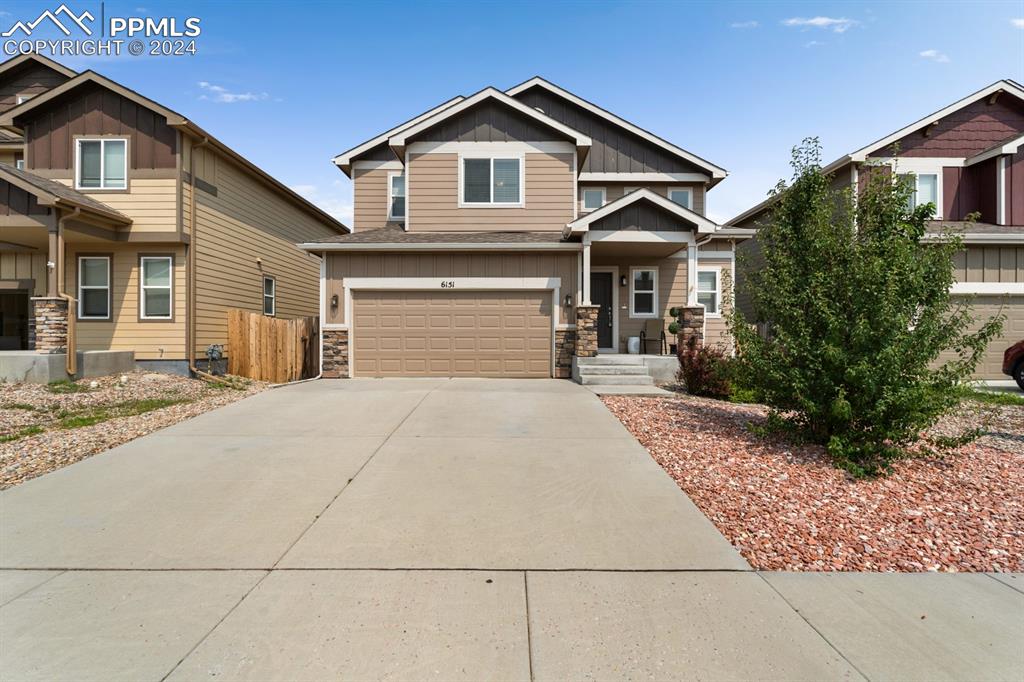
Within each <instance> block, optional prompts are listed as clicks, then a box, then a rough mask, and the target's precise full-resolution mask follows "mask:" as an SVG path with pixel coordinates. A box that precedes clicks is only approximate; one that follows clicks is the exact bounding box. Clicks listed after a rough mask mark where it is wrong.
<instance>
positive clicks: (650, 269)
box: [629, 265, 661, 320]
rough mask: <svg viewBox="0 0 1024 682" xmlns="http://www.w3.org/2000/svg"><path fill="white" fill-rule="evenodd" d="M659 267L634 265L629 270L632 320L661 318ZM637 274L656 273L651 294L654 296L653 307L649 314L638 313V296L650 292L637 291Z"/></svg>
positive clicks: (630, 313)
mask: <svg viewBox="0 0 1024 682" xmlns="http://www.w3.org/2000/svg"><path fill="white" fill-rule="evenodd" d="M659 269H660V268H658V266H656V265H654V266H651V265H634V266H632V267H630V268H629V317H630V318H631V319H646V320H653V319H656V318H658V317H661V313H659V312H658V270H659ZM637 272H653V273H654V288H653V290H652V291H651V292H650V293H652V294H654V296H653V305H652V306H651V311H652V312H649V313H638V312H636V294H637V293H642V294H646V293H648V292H646V291H641V292H637V290H636V273H637Z"/></svg>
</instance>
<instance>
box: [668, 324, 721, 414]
mask: <svg viewBox="0 0 1024 682" xmlns="http://www.w3.org/2000/svg"><path fill="white" fill-rule="evenodd" d="M678 357H679V373H678V374H677V378H678V380H679V383H681V384H682V385H683V386H685V387H686V391H687V393H690V394H691V395H699V396H703V397H706V398H717V399H719V400H726V399H728V398H729V394H730V393H731V390H732V388H731V382H730V380H729V373H730V372H729V362H728V360H729V359H728V358H727V357H726V354H725V350H724V349H722V348H720V347H718V346H700V347H698V346H697V339H696V337H691V338H690V339H689V340H688V341H687V342H686V346H685V347H684V348H682V349H680V351H679V355H678Z"/></svg>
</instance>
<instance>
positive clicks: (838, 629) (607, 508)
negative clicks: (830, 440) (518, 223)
mask: <svg viewBox="0 0 1024 682" xmlns="http://www.w3.org/2000/svg"><path fill="white" fill-rule="evenodd" d="M0 568H2V569H3V570H0V678H2V679H5V680H6V679H11V680H23V679H43V680H58V679H74V680H83V679H96V680H117V679H125V680H147V679H151V680H162V679H165V678H166V679H173V680H178V679H182V680H185V679H210V678H217V679H253V680H296V679H303V680H305V679H322V678H331V679H337V678H343V679H410V680H420V679H443V680H453V679H468V680H475V679H485V678H486V679H501V680H505V679H509V680H512V679H523V680H528V679H536V680H543V679H558V680H564V679H574V678H581V677H604V678H609V677H610V678H623V677H638V678H640V677H642V678H645V679H648V678H658V679H665V678H694V677H700V678H712V679H715V678H717V679H735V678H775V679H808V680H810V679H814V680H820V679H860V678H861V677H862V676H867V677H872V678H876V677H877V678H880V679H881V678H884V677H886V674H887V671H890V670H893V671H895V670H899V671H900V672H905V671H906V670H907V669H909V667H908V666H907V663H906V662H907V661H908V660H909V661H911V662H912V663H913V662H914V661H915V660H916V659H920V664H919V665H918V667H916V668H914V670H917V671H918V672H919V673H920V677H921V678H922V679H928V678H930V679H936V678H937V676H938V677H939V678H944V677H949V678H956V677H972V676H974V677H977V676H978V675H977V674H976V673H978V672H979V670H983V671H984V672H985V673H987V674H986V675H984V676H985V677H988V678H993V679H995V678H1001V677H1006V678H1007V679H1010V678H1012V677H1013V676H1014V675H1015V674H1016V673H1015V671H1016V670H1019V668H1018V667H1016V666H1017V665H1018V664H1019V663H1021V661H1020V660H1019V659H1020V652H1019V648H1018V646H1017V645H1018V644H1019V640H1015V639H1014V638H1012V637H1007V636H1006V634H1005V633H1007V632H1012V631H1014V630H1015V629H1016V630H1017V631H1018V632H1019V631H1020V628H1019V626H1020V625H1022V624H1024V621H1022V620H1021V619H1020V614H1021V613H1024V592H1021V588H1020V586H1019V585H1018V584H1017V583H1016V582H1015V581H1014V579H1012V578H1008V577H1005V576H1002V577H1001V579H1002V581H1000V580H995V579H992V578H990V577H987V576H965V577H967V578H971V579H972V580H971V581H960V582H957V583H955V584H951V583H948V582H946V583H942V584H939V583H937V582H932V583H929V582H928V580H929V579H930V578H936V577H941V576H896V577H897V578H906V579H908V580H906V581H904V582H903V583H902V584H897V583H896V582H892V581H890V582H888V583H885V584H873V583H866V584H856V585H851V584H848V583H847V582H844V581H843V580H842V578H840V579H839V580H836V581H827V582H821V581H820V580H817V581H815V582H807V583H801V582H799V581H800V579H803V578H820V576H817V577H816V576H796V578H797V580H796V582H794V581H793V580H792V579H790V578H791V576H785V575H759V574H757V573H755V572H752V571H750V570H749V567H748V566H747V564H746V563H745V562H744V561H743V560H742V558H741V557H740V556H739V555H738V554H737V553H736V552H735V551H734V550H733V548H732V547H731V546H730V545H729V543H728V542H726V540H725V539H724V538H723V537H722V536H721V535H720V534H719V533H718V532H717V530H715V528H714V527H713V525H712V524H711V523H710V522H709V521H708V520H707V519H706V518H705V517H704V516H703V515H702V514H701V513H700V512H699V511H698V510H697V509H696V507H694V505H693V504H692V503H691V502H690V500H689V499H688V498H687V497H686V496H685V495H683V494H682V493H681V492H680V491H679V489H678V488H677V487H676V485H675V484H674V482H673V481H672V480H671V479H670V478H669V477H668V476H666V475H665V474H664V473H663V472H662V471H661V469H660V468H659V467H658V466H657V465H656V464H655V463H654V462H653V460H652V459H651V458H650V456H649V455H648V454H647V453H646V451H644V450H643V448H642V447H640V445H639V444H638V443H637V442H636V441H635V440H634V439H633V438H632V436H630V435H629V434H628V433H627V432H626V430H625V429H624V428H623V427H622V426H621V425H620V424H619V423H618V421H617V420H616V419H615V418H614V417H613V416H612V415H611V414H610V413H609V412H608V411H607V410H605V408H604V407H603V405H602V404H601V403H600V402H599V401H598V400H597V398H596V397H595V396H594V395H593V394H592V393H590V392H589V391H587V390H585V389H583V388H581V387H580V386H577V385H575V384H572V383H569V382H565V381H514V380H504V381H490V380H392V381H321V382H313V383H308V384H303V385H299V386H294V387H289V388H283V389H278V390H274V391H269V392H266V393H263V394H261V395H258V396H255V397H253V398H250V399H248V400H245V401H242V402H239V403H235V404H233V405H230V406H228V407H225V408H223V409H221V410H218V411H216V412H213V413H209V414H206V415H204V416H201V417H198V418H196V419H193V420H191V421H189V422H185V423H182V424H179V425H177V426H174V427H171V428H169V429H165V430H164V431H161V432H159V433H157V434H154V435H151V436H148V437H145V438H142V439H139V440H137V441H134V442H132V443H129V444H127V445H124V446H122V447H119V448H116V449H114V450H111V451H109V452H107V453H104V454H102V455H98V456H96V457H93V458H90V459H87V460H84V461H82V462H80V463H78V464H75V465H73V466H70V467H67V468H65V469H62V470H60V471H57V472H54V473H52V474H49V475H47V476H44V477H41V478H39V479H36V480H33V481H30V482H28V483H25V484H23V485H20V486H17V487H15V488H13V489H10V490H8V491H5V492H4V493H2V494H0ZM804 585H806V587H805V586H804ZM915 590H917V591H918V592H919V593H920V594H922V595H932V594H933V593H934V594H938V591H939V590H941V591H942V593H943V594H945V595H950V594H952V593H958V594H959V593H962V598H960V599H955V600H951V599H949V598H948V597H947V598H946V599H944V600H937V599H933V600H932V602H929V614H930V615H929V618H930V619H931V620H929V621H927V625H922V623H924V622H925V621H923V620H920V619H919V614H918V613H917V612H916V609H917V608H918V603H919V602H920V601H921V599H924V598H925V597H920V598H917V597H915V594H918V592H915ZM851 591H852V592H853V593H860V594H865V593H866V594H869V595H871V596H872V599H871V600H865V603H866V604H867V605H866V606H864V607H863V608H861V609H860V610H859V611H857V612H856V613H852V612H851V613H849V614H846V613H844V614H840V616H839V617H837V615H836V614H834V613H832V614H830V613H829V612H827V611H822V612H820V613H817V615H814V616H813V617H809V616H808V615H807V613H806V612H813V611H814V608H813V607H814V605H815V604H820V603H827V602H828V600H829V599H832V598H835V599H841V598H848V595H849V594H850V593H851ZM889 593H891V594H892V595H893V597H895V596H897V595H902V598H903V600H904V602H903V603H904V606H905V607H906V609H905V610H904V611H905V612H903V611H901V613H900V614H893V613H890V612H887V610H886V609H889V610H890V611H891V608H890V605H891V603H892V600H891V599H890V598H889ZM809 594H813V595H814V598H813V599H810V600H809V601H807V595H809ZM844 595H845V596H844ZM908 595H909V596H908ZM801 600H805V601H806V604H801V605H799V608H800V612H799V613H798V612H797V610H796V609H795V608H794V606H793V604H798V603H799V602H800V601H801ZM908 600H909V601H908ZM943 602H947V603H943ZM950 602H951V603H952V605H950ZM975 612H976V614H975ZM975 615H977V617H975ZM901 616H902V617H903V621H901V620H900V617H901ZM812 618H813V619H815V620H812ZM875 620H877V621H878V622H885V623H887V624H888V626H889V627H890V628H891V627H894V626H898V627H899V628H900V629H901V630H902V631H904V632H916V631H921V630H922V628H924V629H925V630H924V631H921V632H919V633H918V634H919V636H918V639H917V640H908V641H913V642H915V647H916V648H915V647H910V646H905V647H903V649H900V648H899V647H898V646H897V647H891V648H892V656H891V660H890V659H889V658H887V657H886V655H885V653H884V652H885V650H886V649H885V642H881V643H874V644H872V642H871V641H870V638H869V640H868V641H867V643H865V640H864V639H863V638H860V637H857V636H856V634H857V633H859V632H860V631H861V629H862V628H863V629H865V630H868V631H870V629H871V628H872V627H876V625H875V624H874V621H875ZM932 627H936V628H939V629H940V630H939V631H940V632H947V633H954V632H955V633H956V635H955V637H956V642H955V646H947V644H949V643H948V642H944V641H939V642H938V645H933V646H932V647H931V648H932V649H934V651H931V650H929V648H928V647H927V646H918V645H917V644H916V642H918V641H920V642H928V641H932V640H929V635H930V634H931V631H929V630H928V628H932ZM943 628H945V629H943ZM950 636H952V635H950ZM933 640H934V638H933ZM940 645H941V646H940ZM972 647H973V648H972ZM975 650H977V651H978V652H982V653H984V654H985V658H984V661H985V662H984V664H983V665H982V667H981V668H979V667H978V665H979V661H981V660H982V657H981V656H980V655H979V656H976V657H972V656H969V655H967V654H970V653H971V652H974V651H975ZM880 651H881V652H883V653H882V654H880V653H879V652H880ZM908 652H910V653H908ZM915 652H916V653H915ZM964 652H967V654H965V653H964ZM897 664H900V665H902V666H903V668H894V667H893V666H895V665H897ZM911 667H912V666H911ZM890 676H895V675H890ZM900 677H907V676H906V675H900ZM911 677H912V675H911Z"/></svg>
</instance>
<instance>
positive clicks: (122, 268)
mask: <svg viewBox="0 0 1024 682" xmlns="http://www.w3.org/2000/svg"><path fill="white" fill-rule="evenodd" d="M65 249H66V251H65V258H66V266H65V270H64V274H65V278H64V286H65V287H66V288H65V291H67V293H68V294H70V295H71V296H74V297H75V298H78V257H79V256H88V255H97V256H111V271H112V277H111V311H110V312H111V315H110V319H109V320H78V321H77V322H76V323H75V346H76V348H77V349H78V350H82V351H89V350H130V351H134V352H135V359H136V360H183V359H185V286H186V285H185V247H184V246H183V245H182V244H156V243H154V244H150V243H147V244H123V243H113V242H109V243H100V242H96V243H92V244H89V245H88V246H86V245H84V244H68V245H67V246H66V247H65ZM140 255H161V256H163V255H173V256H174V284H173V295H174V319H173V320H170V321H168V320H141V319H139V256H140ZM76 313H77V311H76Z"/></svg>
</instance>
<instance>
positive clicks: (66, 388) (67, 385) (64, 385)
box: [46, 379, 89, 394]
mask: <svg viewBox="0 0 1024 682" xmlns="http://www.w3.org/2000/svg"><path fill="white" fill-rule="evenodd" d="M46 390H47V391H49V392H50V393H57V394H65V393H85V392H87V391H88V390H89V387H88V386H82V385H81V384H77V383H75V382H74V381H70V380H68V379H60V380H59V381H51V382H50V383H48V384H46Z"/></svg>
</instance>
